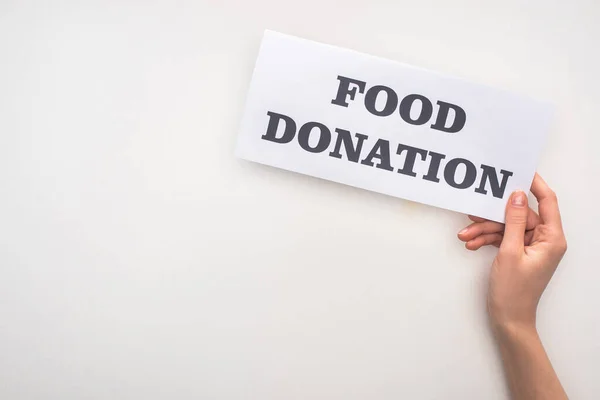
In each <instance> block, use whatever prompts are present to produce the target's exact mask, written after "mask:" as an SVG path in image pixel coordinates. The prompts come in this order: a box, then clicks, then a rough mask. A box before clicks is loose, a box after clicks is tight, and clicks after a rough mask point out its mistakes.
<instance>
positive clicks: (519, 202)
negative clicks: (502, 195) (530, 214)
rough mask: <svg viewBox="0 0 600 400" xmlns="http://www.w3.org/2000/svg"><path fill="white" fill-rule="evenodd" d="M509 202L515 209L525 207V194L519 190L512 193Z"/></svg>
mask: <svg viewBox="0 0 600 400" xmlns="http://www.w3.org/2000/svg"><path fill="white" fill-rule="evenodd" d="M511 202H512V205H513V206H515V207H523V206H524V205H525V193H524V192H522V191H520V190H519V191H517V192H515V193H513V196H512V199H511Z"/></svg>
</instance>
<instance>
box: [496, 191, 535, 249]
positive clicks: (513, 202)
mask: <svg viewBox="0 0 600 400" xmlns="http://www.w3.org/2000/svg"><path fill="white" fill-rule="evenodd" d="M528 211H529V208H528V207H527V195H525V193H524V192H522V191H516V192H514V193H513V194H512V195H511V196H510V199H509V201H508V204H507V206H506V224H505V227H504V239H503V240H502V244H501V245H500V250H501V251H503V252H505V253H511V254H522V253H523V249H524V248H525V229H526V228H527V214H528Z"/></svg>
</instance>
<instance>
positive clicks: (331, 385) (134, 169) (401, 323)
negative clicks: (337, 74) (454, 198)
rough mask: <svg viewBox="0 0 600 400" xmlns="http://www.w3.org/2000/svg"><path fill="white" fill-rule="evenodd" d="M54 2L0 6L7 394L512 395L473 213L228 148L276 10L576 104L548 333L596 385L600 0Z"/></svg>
mask: <svg viewBox="0 0 600 400" xmlns="http://www.w3.org/2000/svg"><path fill="white" fill-rule="evenodd" d="M49 3H50V2H42V1H38V2H31V1H22V0H8V1H7V0H3V1H2V2H1V3H0V190H1V193H0V398H2V399H11V400H12V399H61V400H63V399H148V400H153V399H192V398H193V399H261V400H263V399H265V400H271V399H273V400H279V399H302V400H304V399H327V400H330V399H344V400H348V399H377V400H380V399H381V400H387V399H504V398H506V391H505V388H504V382H503V378H502V373H501V366H500V363H499V360H498V357H497V354H496V351H495V348H494V345H493V341H492V340H491V337H490V334H489V332H488V330H487V325H486V318H485V303H484V296H485V286H486V278H487V272H488V265H489V264H490V262H491V260H492V258H493V255H494V250H492V249H489V250H488V249H486V250H484V251H481V252H478V253H470V252H467V251H466V250H464V249H463V247H462V244H461V243H460V242H459V241H458V240H457V239H456V236H455V234H456V232H457V231H458V230H459V229H460V228H462V227H463V226H464V225H465V224H466V223H467V219H466V217H464V216H462V215H459V214H456V213H452V212H450V211H444V210H440V209H435V208H432V207H427V206H422V205H417V204H414V203H409V202H406V201H402V200H398V199H394V198H391V197H386V196H383V195H378V194H374V193H370V192H366V191H361V190H358V189H354V188H350V187H346V186H343V185H339V184H334V183H330V182H326V181H322V180H318V179H315V178H310V177H306V176H301V175H298V174H293V173H289V172H285V171H282V170H277V169H274V168H269V167H265V166H261V165H256V164H253V163H250V162H246V161H242V160H238V159H235V158H234V156H233V152H234V147H235V141H236V136H237V132H238V128H239V123H240V120H241V114H242V110H243V105H244V101H245V94H246V91H247V88H248V84H249V79H250V76H251V73H252V68H253V64H254V59H255V56H256V54H257V50H258V46H259V42H260V38H261V35H262V32H263V30H264V29H265V28H270V29H274V30H278V31H281V32H285V33H289V34H293V35H297V36H301V37H306V38H308V39H313V40H318V41H322V42H326V43H331V44H334V45H339V46H343V47H349V48H353V49H356V50H359V51H363V52H366V53H371V54H374V55H378V56H382V57H386V58H391V59H395V60H399V61H403V62H407V63H410V64H414V65H418V66H421V67H425V68H429V69H433V70H437V71H440V72H443V73H448V74H451V75H455V76H459V77H463V78H466V79H468V80H471V81H474V82H479V83H483V84H488V85H491V86H496V87H500V88H504V89H508V90H511V91H514V92H517V93H522V94H525V95H529V96H533V97H536V98H539V99H541V100H548V101H550V102H552V103H554V104H555V105H556V106H557V112H558V116H557V121H556V123H555V126H554V129H553V131H552V133H551V135H550V138H549V141H548V143H547V145H546V148H545V151H544V152H543V155H542V159H541V162H540V166H539V171H540V172H541V174H542V175H543V176H544V177H545V178H546V179H547V180H548V181H549V183H550V184H551V185H552V186H553V188H554V189H555V190H556V191H557V193H558V195H559V199H560V204H561V208H562V212H563V216H564V222H565V227H566V232H567V235H568V240H569V244H570V248H569V251H568V253H567V256H566V257H565V259H564V261H563V263H562V265H561V268H560V269H559V270H558V272H557V274H556V275H555V278H554V280H553V281H552V284H551V285H550V287H549V288H548V290H547V292H546V294H545V296H544V298H543V300H542V303H541V306H540V311H539V329H540V332H541V336H542V338H543V340H544V342H545V344H546V347H547V350H548V352H549V355H550V357H551V359H552V361H553V362H554V365H555V368H556V370H557V372H558V374H559V376H560V377H561V379H562V381H563V384H564V386H565V387H566V389H567V391H568V392H569V394H570V395H571V397H572V398H573V399H597V398H598V395H599V394H600V381H599V380H598V373H599V371H600V343H599V340H600V311H599V309H598V307H599V306H600V290H599V288H598V285H599V282H600V268H599V265H598V261H597V254H598V249H599V248H600V247H599V246H600V242H599V235H598V233H597V231H596V227H597V224H598V222H599V212H598V211H597V204H598V197H599V195H600V193H599V190H598V188H597V184H598V179H599V178H598V176H599V174H600V164H599V161H598V158H597V154H598V147H599V146H600V140H599V139H598V135H599V134H600V130H599V127H600V124H599V123H598V114H599V111H598V110H599V108H600V101H599V100H598V99H599V97H598V93H600V79H599V78H598V71H600V57H599V55H598V54H599V52H598V42H599V39H600V25H598V23H597V21H598V20H599V19H600V3H598V2H597V1H596V0H587V1H586V0H577V1H575V0H574V1H569V2H564V1H548V0H545V1H527V2H522V1H516V0H509V1H502V2H496V1H495V2H491V1H490V2H482V1H479V0H478V1H474V0H473V1H466V0H458V1H452V2H448V1H443V0H429V1H414V2H411V1H406V0H393V1H392V0H390V1H383V0H380V1H375V0H373V1H327V0H315V1H313V0H303V1H297V2H296V1H294V2H291V1H281V0H278V1H275V0H262V1H259V0H257V1H242V0H240V1H217V0H215V1H212V2H208V1H198V0H196V1H166V0H164V1H137V2H136V1H132V0H120V1H116V0H115V1H106V0H102V1H100V0H97V1H94V2H92V1H54V2H52V3H53V4H52V5H50V4H49ZM514 145H515V146H518V145H519V143H515V144H514Z"/></svg>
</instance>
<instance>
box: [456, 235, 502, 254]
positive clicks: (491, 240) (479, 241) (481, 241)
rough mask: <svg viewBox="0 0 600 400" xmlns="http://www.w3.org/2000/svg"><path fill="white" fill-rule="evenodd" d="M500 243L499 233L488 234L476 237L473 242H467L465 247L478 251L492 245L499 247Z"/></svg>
mask: <svg viewBox="0 0 600 400" xmlns="http://www.w3.org/2000/svg"><path fill="white" fill-rule="evenodd" d="M501 242H502V235H501V234H500V233H489V234H485V235H480V236H477V237H476V238H475V239H473V240H469V241H468V242H467V243H465V247H466V248H467V249H469V250H479V249H480V248H481V247H483V246H488V245H493V246H496V247H498V246H500V243H501Z"/></svg>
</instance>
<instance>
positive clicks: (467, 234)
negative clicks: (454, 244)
mask: <svg viewBox="0 0 600 400" xmlns="http://www.w3.org/2000/svg"><path fill="white" fill-rule="evenodd" d="M503 231H504V224H501V223H499V222H494V221H487V220H483V222H473V223H472V224H471V225H469V226H467V227H466V228H465V229H463V230H462V231H460V232H458V238H459V239H460V240H462V241H463V242H467V241H469V240H473V239H475V238H476V237H477V236H479V235H483V234H490V233H500V232H503Z"/></svg>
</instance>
